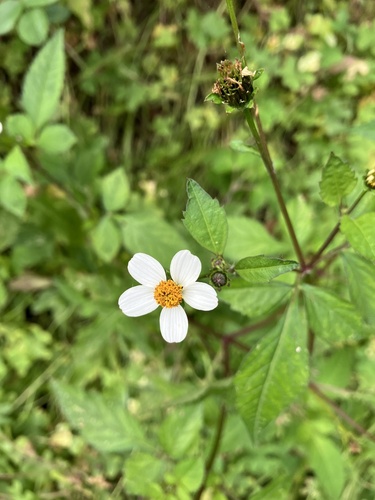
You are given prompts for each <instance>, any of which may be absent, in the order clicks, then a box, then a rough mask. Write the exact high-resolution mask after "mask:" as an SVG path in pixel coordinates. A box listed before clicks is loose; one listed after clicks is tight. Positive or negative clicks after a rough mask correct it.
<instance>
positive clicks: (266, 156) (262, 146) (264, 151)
mask: <svg viewBox="0 0 375 500" xmlns="http://www.w3.org/2000/svg"><path fill="white" fill-rule="evenodd" d="M244 114H245V118H246V121H247V124H248V125H249V128H250V130H251V133H252V135H253V137H254V139H255V142H256V144H257V146H258V150H259V153H260V155H261V157H262V160H263V163H264V166H265V167H266V170H267V172H268V175H269V176H270V178H271V181H272V184H273V188H274V190H275V193H276V197H277V201H278V204H279V207H280V210H281V213H282V215H283V217H284V221H285V224H286V227H287V230H288V233H289V236H290V239H291V241H292V244H293V247H294V251H295V252H296V255H297V258H298V260H299V263H300V265H301V267H302V269H304V267H305V259H304V256H303V253H302V250H301V247H300V245H299V242H298V239H297V236H296V233H295V231H294V227H293V224H292V221H291V220H290V217H289V213H288V210H287V208H286V204H285V201H284V197H283V195H282V192H281V188H280V184H279V181H278V178H277V175H276V171H275V168H274V166H273V162H272V159H271V155H270V152H269V150H268V146H267V141H266V137H265V134H264V131H263V127H262V123H261V121H260V117H259V112H258V107H257V106H256V104H254V107H253V108H251V109H245V110H244Z"/></svg>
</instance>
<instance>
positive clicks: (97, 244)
mask: <svg viewBox="0 0 375 500" xmlns="http://www.w3.org/2000/svg"><path fill="white" fill-rule="evenodd" d="M91 237H92V243H93V247H94V250H95V252H96V254H97V255H98V257H100V258H101V259H102V260H104V262H110V261H111V260H112V259H113V258H114V257H115V256H116V255H117V253H118V251H119V249H120V245H121V240H120V231H119V229H118V228H117V226H116V225H115V223H114V222H113V221H112V219H110V218H109V217H103V218H102V219H101V220H100V222H99V224H98V225H97V226H96V228H95V229H94V230H93V231H92V234H91Z"/></svg>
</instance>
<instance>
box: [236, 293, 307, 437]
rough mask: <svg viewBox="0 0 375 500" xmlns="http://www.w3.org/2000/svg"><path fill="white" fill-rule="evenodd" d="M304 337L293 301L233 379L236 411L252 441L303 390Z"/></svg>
mask: <svg viewBox="0 0 375 500" xmlns="http://www.w3.org/2000/svg"><path fill="white" fill-rule="evenodd" d="M306 333H307V329H306V323H305V320H304V318H303V317H302V314H301V311H300V310H299V307H298V301H297V299H294V300H293V301H292V302H291V304H290V306H289V308H288V310H287V311H286V313H285V315H284V316H283V317H282V319H281V320H280V321H279V323H278V324H277V326H276V327H275V328H274V329H273V330H272V332H270V333H269V334H267V335H266V336H265V337H264V338H263V339H262V340H261V341H260V342H259V343H258V344H257V345H255V346H254V347H253V349H252V351H251V352H250V354H249V355H248V356H246V358H245V360H244V361H243V363H242V365H241V367H240V369H239V371H238V373H237V375H236V377H235V381H234V383H235V388H236V399H237V408H238V411H239V412H240V414H241V416H242V418H243V419H244V421H245V423H246V425H247V427H248V429H249V432H250V435H251V436H252V439H253V440H254V441H256V440H257V439H258V438H259V437H260V436H261V433H262V431H263V430H264V429H265V428H266V427H267V426H268V425H269V424H270V423H271V422H274V421H275V419H276V418H277V417H278V415H279V414H280V413H281V412H282V411H283V410H285V409H286V408H287V407H288V406H289V405H290V404H291V403H292V402H293V401H295V400H297V399H298V398H300V397H301V396H302V394H303V393H304V391H305V390H306V388H307V383H308V373H309V371H308V353H307V349H306Z"/></svg>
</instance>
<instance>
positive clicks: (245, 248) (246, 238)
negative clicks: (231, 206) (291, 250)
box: [225, 216, 285, 260]
mask: <svg viewBox="0 0 375 500" xmlns="http://www.w3.org/2000/svg"><path fill="white" fill-rule="evenodd" d="M228 226H229V231H228V242H227V246H226V248H225V255H226V256H227V257H229V258H230V259H233V260H239V259H243V258H245V257H247V256H248V255H249V253H251V254H253V255H256V254H264V253H266V252H267V253H268V252H269V253H273V254H275V253H276V252H279V251H282V250H284V249H285V246H284V244H282V243H280V242H279V241H277V240H275V239H274V238H273V237H272V236H271V235H270V233H269V232H268V231H267V230H266V229H265V228H264V227H263V226H262V224H261V223H260V222H258V221H257V220H255V219H250V218H248V217H243V216H228Z"/></svg>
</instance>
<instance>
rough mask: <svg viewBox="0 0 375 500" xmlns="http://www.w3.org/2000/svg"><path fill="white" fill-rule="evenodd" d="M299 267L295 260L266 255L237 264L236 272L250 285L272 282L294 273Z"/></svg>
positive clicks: (242, 260) (246, 258)
mask: <svg viewBox="0 0 375 500" xmlns="http://www.w3.org/2000/svg"><path fill="white" fill-rule="evenodd" d="M297 267H298V262H295V261H294V260H283V259H277V258H275V257H266V256H265V255H256V256H254V257H245V258H244V259H241V260H240V261H239V262H237V264H236V266H235V271H236V272H237V273H238V274H239V275H240V276H241V278H243V279H244V280H246V281H249V282H250V283H264V282H265V281H271V280H272V279H273V278H276V276H279V275H280V274H284V273H287V272H289V271H293V269H296V268H297Z"/></svg>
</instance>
